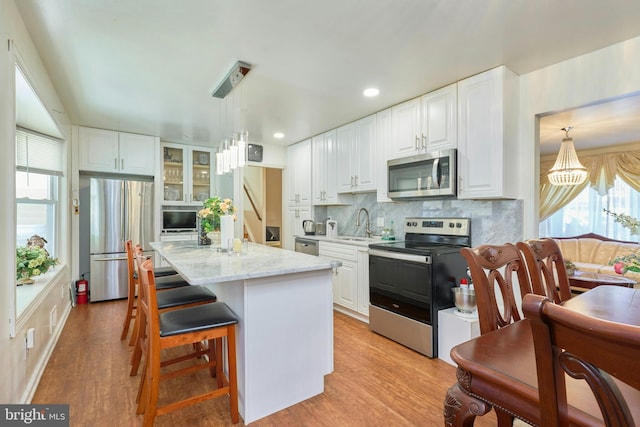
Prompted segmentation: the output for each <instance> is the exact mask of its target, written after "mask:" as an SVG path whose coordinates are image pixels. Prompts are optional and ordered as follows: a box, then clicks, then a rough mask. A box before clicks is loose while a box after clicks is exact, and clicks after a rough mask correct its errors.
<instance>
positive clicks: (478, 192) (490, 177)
mask: <svg viewBox="0 0 640 427" xmlns="http://www.w3.org/2000/svg"><path fill="white" fill-rule="evenodd" d="M517 80H518V77H517V76H516V75H515V74H514V73H513V72H511V71H510V70H509V69H507V68H506V67H504V66H501V67H497V68H494V69H492V70H489V71H486V72H484V73H482V74H478V75H476V76H473V77H470V78H468V79H465V80H461V81H460V82H458V198H459V199H500V198H505V199H511V198H516V196H517V185H516V184H517V181H518V179H517V177H518V171H517V162H516V161H514V159H515V158H516V157H515V153H514V151H515V150H516V149H517V147H516V135H517V134H516V131H517V129H516V126H517V114H518V81H517Z"/></svg>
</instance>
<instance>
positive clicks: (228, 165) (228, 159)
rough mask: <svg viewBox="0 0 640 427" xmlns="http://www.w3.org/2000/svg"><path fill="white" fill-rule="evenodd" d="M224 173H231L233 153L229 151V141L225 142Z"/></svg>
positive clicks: (223, 152)
mask: <svg viewBox="0 0 640 427" xmlns="http://www.w3.org/2000/svg"><path fill="white" fill-rule="evenodd" d="M222 171H223V172H224V173H229V172H230V171H231V151H229V140H228V139H225V140H224V149H223V150H222Z"/></svg>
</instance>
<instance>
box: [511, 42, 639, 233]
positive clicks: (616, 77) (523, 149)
mask: <svg viewBox="0 0 640 427" xmlns="http://www.w3.org/2000/svg"><path fill="white" fill-rule="evenodd" d="M638 91H640V37H638V38H635V39H630V40H627V41H624V42H622V43H618V44H615V45H612V46H609V47H606V48H604V49H600V50H598V51H595V52H592V53H589V54H586V55H582V56H579V57H576V58H573V59H569V60H567V61H563V62H560V63H558V64H555V65H552V66H549V67H546V68H542V69H540V70H537V71H533V72H531V73H529V74H525V75H522V76H520V120H519V131H518V133H519V138H518V141H519V144H520V170H521V171H522V173H523V174H522V180H521V184H520V186H521V188H520V197H521V198H522V199H524V201H525V206H524V237H525V238H526V239H528V238H532V237H536V236H537V235H538V218H539V215H538V213H539V201H538V200H539V185H538V183H539V179H538V176H539V148H538V136H537V133H538V120H537V117H536V115H540V114H543V113H549V112H558V111H563V110H568V109H573V108H576V107H580V106H584V105H587V104H592V103H595V102H599V101H602V100H607V99H612V98H616V97H620V96H624V95H628V94H631V93H636V92H638Z"/></svg>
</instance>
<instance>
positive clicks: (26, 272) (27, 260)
mask: <svg viewBox="0 0 640 427" xmlns="http://www.w3.org/2000/svg"><path fill="white" fill-rule="evenodd" d="M57 263H58V259H57V258H51V257H50V256H49V253H48V252H47V251H46V250H45V249H44V248H43V247H40V246H19V247H17V248H16V279H18V282H19V284H22V283H33V281H32V280H30V279H31V278H32V277H35V276H39V275H41V274H44V273H46V272H47V271H48V270H49V268H51V267H53V266H54V265H56V264H57Z"/></svg>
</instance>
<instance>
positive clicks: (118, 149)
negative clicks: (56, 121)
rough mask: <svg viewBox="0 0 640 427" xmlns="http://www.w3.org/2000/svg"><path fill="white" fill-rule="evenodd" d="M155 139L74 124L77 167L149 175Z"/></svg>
mask: <svg viewBox="0 0 640 427" xmlns="http://www.w3.org/2000/svg"><path fill="white" fill-rule="evenodd" d="M156 141H157V138H156V137H153V136H147V135H136V134H130V133H123V132H116V131H112V130H104V129H93V128H86V127H78V152H79V169H80V170H84V171H91V172H107V173H121V174H131V175H147V176H153V175H154V174H155V159H156V153H157V148H156V147H157V145H156Z"/></svg>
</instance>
